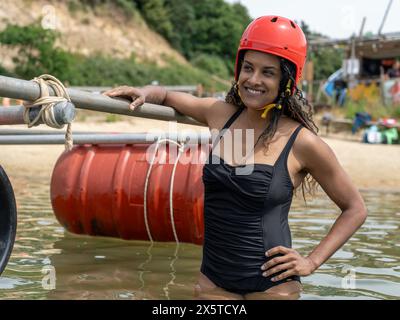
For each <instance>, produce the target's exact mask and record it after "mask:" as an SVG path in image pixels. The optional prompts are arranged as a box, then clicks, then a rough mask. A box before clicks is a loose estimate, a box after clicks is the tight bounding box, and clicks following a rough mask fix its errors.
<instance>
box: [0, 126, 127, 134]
mask: <svg viewBox="0 0 400 320" xmlns="http://www.w3.org/2000/svg"><path fill="white" fill-rule="evenodd" d="M99 133H104V132H100V131H89V132H88V131H75V130H74V132H73V134H74V135H76V134H99ZM117 133H119V132H117ZM54 134H56V135H61V134H62V133H61V132H60V130H33V129H1V128H0V136H2V135H9V136H10V135H11V136H15V135H28V136H30V135H33V136H40V135H54Z"/></svg>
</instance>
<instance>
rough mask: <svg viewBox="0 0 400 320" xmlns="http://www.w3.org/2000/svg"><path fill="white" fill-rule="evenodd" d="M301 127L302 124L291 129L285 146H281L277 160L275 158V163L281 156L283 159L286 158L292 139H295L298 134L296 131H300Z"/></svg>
mask: <svg viewBox="0 0 400 320" xmlns="http://www.w3.org/2000/svg"><path fill="white" fill-rule="evenodd" d="M301 128H303V125H302V124H300V125H299V126H298V127H297V128H296V130H294V131H293V133H292V135H291V136H290V138H289V140H288V142H287V143H286V145H285V148H283V150H282V152H281V154H280V155H279V158H278V160H276V164H278V162H279V161H280V160H281V158H283V160H286V158H287V156H288V155H289V152H290V149H291V148H292V146H293V143H294V141H295V140H296V137H297V135H298V133H299V132H300V130H301Z"/></svg>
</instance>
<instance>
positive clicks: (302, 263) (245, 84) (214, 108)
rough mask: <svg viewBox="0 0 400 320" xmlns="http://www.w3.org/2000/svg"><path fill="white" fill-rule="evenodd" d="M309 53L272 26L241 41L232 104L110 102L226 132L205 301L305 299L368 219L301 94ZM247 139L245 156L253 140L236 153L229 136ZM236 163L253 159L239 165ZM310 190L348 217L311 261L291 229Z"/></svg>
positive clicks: (215, 177)
mask: <svg viewBox="0 0 400 320" xmlns="http://www.w3.org/2000/svg"><path fill="white" fill-rule="evenodd" d="M306 47H307V44H306V39H305V36H304V34H303V32H302V30H301V29H300V27H299V26H298V25H297V24H295V23H294V22H293V21H290V20H289V19H286V18H283V17H279V16H264V17H261V18H258V19H256V20H254V21H253V22H252V23H250V25H249V26H248V27H247V28H246V30H245V32H244V33H243V35H242V38H241V41H240V46H239V49H238V52H237V58H236V66H235V83H234V85H233V86H232V88H231V90H230V92H229V93H228V95H227V97H226V101H225V102H224V101H218V100H217V99H214V98H197V97H193V96H191V95H189V94H185V93H179V92H167V91H166V90H165V89H163V88H161V87H155V86H147V87H144V88H132V87H119V88H116V89H113V90H110V91H108V92H106V93H105V94H106V95H108V96H110V97H116V96H130V97H132V99H133V102H132V104H131V106H130V107H131V109H134V108H135V107H137V106H139V105H141V104H143V103H144V102H145V101H146V102H151V103H156V104H162V105H168V106H173V107H174V108H175V109H176V110H177V111H179V112H181V113H183V114H185V115H187V116H190V117H193V118H194V119H196V120H198V121H200V122H202V123H205V124H207V125H208V127H209V128H210V129H218V130H219V132H220V134H219V136H218V137H217V139H216V140H214V143H213V150H212V151H211V153H210V157H209V161H208V162H207V163H206V164H205V165H204V167H203V182H204V188H205V194H204V223H205V230H204V231H205V232H204V245H203V261H202V266H201V272H200V277H199V280H198V284H197V285H196V287H195V294H196V296H197V297H198V298H210V299H218V298H228V299H264V298H265V299H269V298H287V299H290V298H297V297H298V296H299V293H300V291H301V284H300V278H299V277H300V276H308V275H310V274H311V273H313V272H314V271H315V270H316V269H317V268H318V267H319V266H321V264H323V263H324V262H325V261H326V260H327V259H328V258H329V257H330V256H331V255H332V254H333V253H334V252H335V251H337V250H338V249H339V248H340V247H341V246H343V244H344V243H345V242H346V241H347V240H348V239H349V238H350V237H351V236H352V235H353V234H354V232H355V231H356V230H357V229H358V228H359V227H360V226H361V225H362V224H363V222H364V221H365V219H366V215H367V210H366V208H365V205H364V202H363V200H362V197H361V195H360V194H359V192H358V191H357V189H356V187H355V186H354V185H353V184H352V182H351V180H350V178H349V176H348V175H347V174H346V173H345V171H344V170H343V168H342V167H341V166H340V164H339V162H338V160H337V159H336V157H335V155H334V153H333V152H332V150H331V149H330V148H329V146H328V145H327V144H326V143H324V142H323V141H322V140H321V139H320V138H319V137H318V136H317V134H316V131H315V128H316V126H315V124H314V122H313V121H312V118H311V111H310V110H311V108H310V106H309V105H308V103H307V101H306V100H305V99H303V98H302V96H301V92H300V91H299V90H298V89H297V87H296V84H297V83H298V81H299V79H300V77H301V72H302V69H303V67H304V63H305V59H306ZM306 108H308V110H306ZM221 129H225V130H221ZM249 129H251V131H250V133H253V136H254V137H256V138H257V139H255V140H256V141H255V143H254V142H253V141H252V142H251V144H252V145H251V146H252V147H253V143H254V147H253V149H252V151H251V152H250V153H249V152H247V153H246V152H243V148H244V149H245V150H247V149H248V144H249V143H250V142H249V140H251V138H252V136H251V134H250V135H248V136H250V138H249V139H247V135H246V139H247V140H246V139H245V143H244V144H243V143H242V138H241V139H240V141H237V139H236V140H234V141H233V143H232V141H230V140H229V139H228V138H229V136H232V135H231V134H228V133H232V132H234V131H237V130H239V131H243V130H249ZM247 132H249V131H247ZM233 136H235V135H233ZM224 144H225V146H224ZM217 147H219V150H224V151H225V152H224V153H223V155H221V154H220V153H219V152H217ZM237 154H240V155H242V154H245V157H244V158H243V159H241V160H239V161H236V160H237V158H238V157H237ZM246 168H250V170H245V169H246ZM306 178H308V179H306ZM303 181H304V182H305V183H307V184H308V185H311V184H315V183H316V182H318V183H319V184H320V185H321V187H322V188H323V189H324V190H325V192H326V193H327V194H328V196H329V197H330V198H331V199H332V200H333V201H334V202H335V203H336V204H337V205H338V207H339V208H340V209H341V210H342V214H341V215H340V216H339V217H338V219H337V220H336V222H335V224H334V225H333V227H332V229H331V230H330V232H329V233H328V235H327V236H326V237H325V238H324V239H323V240H322V241H321V243H320V244H319V245H318V246H317V247H316V248H315V249H314V250H313V251H312V252H311V253H310V254H309V255H308V256H307V257H302V256H301V255H300V254H299V253H298V252H297V251H296V250H294V249H292V248H291V237H290V230H289V227H288V223H287V216H288V211H289V208H290V204H291V201H292V196H293V191H294V190H295V189H296V188H298V187H299V186H300V184H302V182H303ZM303 187H304V184H303ZM303 195H304V188H303Z"/></svg>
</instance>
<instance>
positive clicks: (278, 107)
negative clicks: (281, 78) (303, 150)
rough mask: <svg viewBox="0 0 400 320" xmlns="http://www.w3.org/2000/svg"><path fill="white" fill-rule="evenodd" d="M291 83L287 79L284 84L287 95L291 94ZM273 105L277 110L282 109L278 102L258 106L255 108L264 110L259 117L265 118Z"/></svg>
mask: <svg viewBox="0 0 400 320" xmlns="http://www.w3.org/2000/svg"><path fill="white" fill-rule="evenodd" d="M291 83H292V81H291V80H290V79H289V81H288V83H287V85H286V89H285V95H286V94H289V95H291V94H292V92H291V90H290V85H291ZM238 92H239V91H238ZM274 107H276V108H277V109H278V110H280V109H282V105H281V104H280V103H270V104H267V105H266V106H265V107H262V108H259V109H256V110H264V112H263V113H262V114H261V118H263V119H266V118H267V114H268V111H269V110H271V109H272V108H274Z"/></svg>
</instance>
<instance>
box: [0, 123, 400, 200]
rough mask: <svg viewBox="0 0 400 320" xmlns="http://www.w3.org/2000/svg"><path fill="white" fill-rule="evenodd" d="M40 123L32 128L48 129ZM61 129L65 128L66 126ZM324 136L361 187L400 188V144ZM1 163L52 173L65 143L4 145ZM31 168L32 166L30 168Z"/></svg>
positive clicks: (78, 127)
mask: <svg viewBox="0 0 400 320" xmlns="http://www.w3.org/2000/svg"><path fill="white" fill-rule="evenodd" d="M169 125H170V124H168V122H166V121H157V120H150V119H138V118H130V119H127V120H123V121H117V122H106V123H105V122H99V121H85V122H74V124H73V131H96V132H100V131H101V132H146V131H148V130H150V129H151V128H158V129H161V130H167V129H168V126H169ZM25 128H26V126H23V125H18V126H2V129H25ZM45 129H46V128H45V127H37V128H34V129H31V130H45ZM177 129H178V130H183V129H191V130H195V131H199V130H204V129H205V128H202V127H196V126H189V125H184V124H177ZM60 132H65V130H64V129H62V130H60ZM323 132H324V130H321V135H320V136H321V138H322V139H323V140H324V141H325V142H326V143H327V144H328V145H329V146H330V147H331V148H332V149H333V151H334V153H335V154H336V156H337V158H338V160H339V162H340V163H341V164H342V166H343V167H344V169H345V170H346V172H347V173H348V174H349V176H350V177H351V179H352V180H353V182H354V183H355V185H356V186H357V188H359V189H360V190H363V189H370V190H382V191H383V190H386V191H398V192H400V161H399V160H400V145H372V144H365V143H361V142H359V141H360V140H359V137H354V136H351V134H347V133H346V134H332V135H330V136H328V137H326V136H325V135H324V134H323ZM0 150H1V152H0V164H1V165H2V166H3V167H4V169H5V170H6V172H7V173H8V175H9V176H10V178H11V180H12V179H13V176H14V175H16V173H17V172H19V171H20V170H29V171H31V172H32V174H43V175H50V174H51V171H52V168H53V166H54V164H55V162H56V160H57V158H58V157H59V155H60V154H61V153H62V152H63V150H64V146H62V145H36V146H35V145H17V146H15V145H13V146H9V145H1V146H0ZM28 168H29V169H28Z"/></svg>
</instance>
